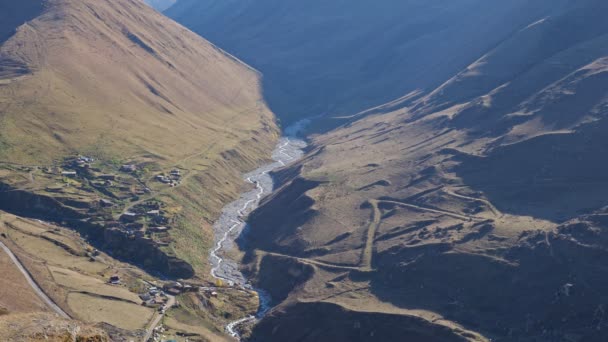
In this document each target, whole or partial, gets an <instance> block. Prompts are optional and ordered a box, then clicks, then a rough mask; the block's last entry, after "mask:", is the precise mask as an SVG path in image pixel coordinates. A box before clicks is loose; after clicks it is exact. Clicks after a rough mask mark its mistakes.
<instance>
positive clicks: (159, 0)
mask: <svg viewBox="0 0 608 342" xmlns="http://www.w3.org/2000/svg"><path fill="white" fill-rule="evenodd" d="M146 3H147V4H148V5H150V6H152V7H154V8H155V9H156V10H157V11H159V12H162V11H164V10H166V9H167V8H169V7H171V6H173V4H174V3H175V0H146Z"/></svg>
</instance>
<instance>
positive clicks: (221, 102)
mask: <svg viewBox="0 0 608 342" xmlns="http://www.w3.org/2000/svg"><path fill="white" fill-rule="evenodd" d="M38 3H39V4H41V3H42V2H41V1H38ZM7 24H9V26H7V27H10V24H11V23H10V22H9V23H7ZM3 25H4V23H3ZM0 56H1V62H0V63H1V65H2V81H1V82H2V83H3V84H4V85H3V86H2V87H1V88H0V99H1V102H2V103H3V106H2V108H0V114H1V118H2V123H3V124H2V126H1V127H2V134H1V136H2V144H1V146H2V149H1V150H0V155H1V156H2V158H3V159H5V160H10V161H32V160H33V159H35V160H37V161H41V160H42V159H44V160H45V161H51V160H52V159H53V158H57V157H58V156H60V155H62V154H65V153H75V152H81V153H82V152H90V151H98V152H99V153H104V154H107V155H108V156H111V157H118V156H120V157H127V156H128V157H133V156H143V155H149V156H151V157H152V158H156V159H158V160H164V161H165V162H174V161H176V160H179V159H180V158H184V157H186V156H189V155H193V154H195V153H197V152H200V150H201V148H202V147H203V146H206V145H209V144H210V143H211V142H213V141H214V140H216V138H219V137H222V138H224V137H226V142H227V145H230V144H234V142H235V141H234V140H232V139H231V138H229V137H228V135H232V133H227V129H229V130H230V131H236V132H242V133H243V134H251V132H252V131H254V130H256V129H259V128H260V127H263V124H268V123H269V122H271V114H270V112H269V111H268V110H266V108H265V106H264V104H263V103H262V102H261V101H262V100H261V95H260V91H259V89H258V75H257V74H256V73H255V72H254V71H252V70H250V69H249V68H248V67H246V66H245V65H243V64H241V63H240V62H239V61H236V60H234V59H233V58H231V57H229V56H227V55H226V54H225V53H223V52H222V51H220V50H218V49H217V48H215V47H213V46H212V45H210V44H209V43H207V42H205V41H204V40H203V39H201V38H199V37H197V36H196V35H194V34H193V33H190V32H188V31H187V30H186V29H184V28H182V27H180V26H178V25H176V24H174V23H173V22H171V21H170V20H169V19H167V18H164V17H162V16H161V15H159V14H157V13H155V12H154V11H153V10H152V9H150V8H148V7H147V6H145V5H144V4H143V3H142V2H140V1H135V0H129V1H127V0H122V1H116V2H103V3H99V2H93V1H69V0H63V1H61V0H56V1H48V2H46V9H45V11H44V13H43V14H42V15H40V16H38V17H37V18H35V19H34V20H32V21H30V22H28V23H27V24H25V25H23V26H21V27H19V28H18V30H17V32H16V34H15V35H14V36H12V38H10V39H9V40H8V41H6V42H5V43H4V44H3V45H2V47H1V49H0ZM17 67H18V69H19V70H26V71H27V72H26V74H23V73H21V72H17V71H15V72H12V73H11V72H10V70H11V68H12V69H15V68H17ZM263 120H265V121H266V122H264V123H263V122H262V121H263ZM228 122H230V124H231V125H230V126H227V125H226V124H227V123H228ZM238 134H239V133H237V135H238Z"/></svg>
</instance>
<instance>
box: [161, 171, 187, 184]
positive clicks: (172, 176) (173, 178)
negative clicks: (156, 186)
mask: <svg viewBox="0 0 608 342" xmlns="http://www.w3.org/2000/svg"><path fill="white" fill-rule="evenodd" d="M181 179H182V172H181V171H180V170H178V169H173V170H171V172H170V173H169V175H166V174H164V173H161V174H159V175H156V180H157V181H159V182H161V183H163V184H168V185H169V186H172V187H175V186H177V185H179V184H180V182H181Z"/></svg>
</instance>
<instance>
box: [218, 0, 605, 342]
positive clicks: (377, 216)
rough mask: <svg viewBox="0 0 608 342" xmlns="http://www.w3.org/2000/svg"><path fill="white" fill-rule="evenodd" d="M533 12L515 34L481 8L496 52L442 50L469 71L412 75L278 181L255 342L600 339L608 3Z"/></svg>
mask: <svg viewBox="0 0 608 342" xmlns="http://www.w3.org/2000/svg"><path fill="white" fill-rule="evenodd" d="M382 3H385V4H386V3H390V2H389V1H385V2H382ZM408 3H413V2H408ZM452 3H456V2H452ZM458 3H462V4H470V3H472V2H458ZM492 5H495V6H497V7H501V6H504V5H499V4H497V3H492ZM520 5H521V4H520ZM327 6H329V7H331V5H327ZM488 6H491V5H490V4H489V3H488ZM535 6H538V7H537V9H538V10H539V11H540V12H542V13H543V14H542V15H540V16H536V15H530V16H528V19H527V21H526V22H523V23H521V25H520V24H518V25H516V26H517V27H518V29H514V30H507V31H502V30H501V29H500V27H499V28H497V26H495V23H496V22H500V21H502V22H519V20H522V17H521V15H522V14H521V13H519V12H517V14H515V13H512V12H501V14H500V15H498V17H500V18H502V20H496V18H494V17H492V16H490V15H485V12H483V11H481V7H480V8H479V9H480V10H479V11H476V12H475V14H476V16H478V17H481V18H484V20H487V22H486V25H478V26H477V28H476V30H477V31H478V32H479V34H482V35H483V36H493V37H495V39H496V40H495V42H496V44H494V45H490V44H488V45H486V46H485V48H482V46H481V45H478V46H477V47H478V49H475V48H471V47H470V45H468V43H467V40H466V39H465V40H462V39H461V38H462V36H461V37H459V38H458V39H457V40H455V41H449V42H443V41H434V43H435V46H437V47H438V49H439V46H440V45H441V44H440V43H442V42H443V43H446V44H448V45H450V44H454V45H456V46H460V49H461V50H463V51H462V54H470V55H469V57H472V58H468V59H470V61H469V62H468V64H467V65H464V66H461V67H460V68H459V70H456V71H453V72H447V71H446V72H445V73H443V77H444V78H443V79H442V80H440V81H439V82H437V80H439V78H437V79H436V80H435V81H434V82H426V81H425V79H420V78H416V77H414V78H413V79H412V80H408V77H407V75H405V76H404V77H403V82H404V83H406V84H407V83H411V84H412V89H414V88H419V91H417V92H416V93H413V94H409V95H408V96H403V97H400V98H399V99H398V100H394V101H390V102H387V103H385V104H383V105H380V106H377V107H375V108H372V109H369V110H366V111H363V112H360V113H353V115H352V116H350V117H349V118H347V120H349V122H348V123H346V124H345V125H343V126H341V127H339V128H337V129H335V130H334V131H331V132H328V133H326V134H322V135H319V136H316V137H313V138H312V146H311V147H310V151H309V153H308V154H307V156H306V157H305V158H304V159H302V160H301V161H299V162H298V163H296V164H294V165H292V166H290V167H288V168H286V169H283V170H281V171H279V172H277V173H276V174H275V178H276V180H277V182H278V184H279V189H278V190H277V191H276V192H275V193H274V194H273V195H272V196H270V197H268V198H267V199H265V200H264V202H263V205H262V206H261V207H260V208H259V209H258V210H256V211H255V212H254V213H253V214H252V215H251V216H250V220H249V222H250V230H249V231H248V233H247V235H246V236H244V238H243V241H241V248H242V249H244V250H246V251H248V252H247V255H246V256H245V257H244V259H243V261H244V262H245V263H246V265H247V266H246V270H247V272H248V273H249V275H250V276H251V277H253V279H254V281H255V284H256V286H258V287H260V288H264V289H266V290H268V291H269V292H270V294H271V296H272V298H273V300H274V302H275V304H276V307H275V308H274V309H273V310H272V311H271V313H270V314H269V315H268V316H266V317H265V318H264V319H263V320H262V322H261V323H260V324H258V325H257V326H256V327H255V328H254V329H253V333H252V337H251V340H253V341H285V340H298V341H390V340H407V341H409V340H412V341H490V340H491V341H603V340H604V339H605V336H606V329H608V320H607V318H608V317H607V316H606V303H607V302H608V296H606V293H605V291H604V290H603V289H604V288H605V287H606V285H608V272H606V270H605V267H604V266H603V260H606V258H607V257H608V239H607V237H608V235H607V232H608V221H607V220H606V217H607V216H606V215H607V213H608V201H607V200H606V197H605V193H606V191H607V190H608V189H607V188H606V185H607V184H608V179H607V178H606V175H607V174H608V164H607V163H606V162H605V161H604V159H603V158H602V155H604V154H605V153H606V149H607V147H608V138H607V137H606V134H605V131H606V128H608V91H607V89H608V68H607V66H608V63H607V61H608V49H607V48H606V47H607V46H608V44H607V43H608V24H607V23H606V21H605V20H604V19H603V15H602V13H605V12H606V10H608V3H606V2H605V1H598V0H584V1H564V2H535ZM243 7H245V8H246V7H247V6H246V5H243ZM311 7H314V8H315V9H318V10H320V9H321V8H322V7H321V5H319V4H317V5H316V6H311ZM377 7H381V8H382V7H383V5H382V4H378V5H377ZM281 8H282V7H277V8H275V10H276V11H277V12H279V11H280V9H281ZM522 8H525V7H522ZM309 10H310V9H309ZM425 13H426V12H425ZM399 14H400V15H402V13H399ZM528 14H530V13H528ZM387 15H388V14H387ZM515 18H517V19H515ZM468 20H473V19H470V18H468ZM468 20H467V21H468ZM403 21H405V22H409V20H405V19H404V20H403ZM273 24H274V25H275V27H276V25H278V24H277V22H273ZM369 25H371V24H370V23H369V22H365V23H364V22H361V26H364V27H366V28H367V29H370V28H369V27H368V26H369ZM228 27H230V26H228ZM514 27H515V26H514ZM514 27H513V28H514ZM254 28H255V26H254ZM433 28H434V26H431V27H425V28H424V29H423V30H422V31H421V32H419V36H420V37H429V39H432V38H433V37H436V36H434V30H433ZM219 29H221V27H218V30H219ZM227 30H228V31H230V30H229V29H227ZM370 30H371V29H370ZM496 30H497V31H496ZM276 31H277V33H276V34H279V33H284V32H289V31H288V30H282V29H276ZM449 31H450V32H452V31H454V28H451V29H450V30H449ZM332 32H333V31H332ZM497 32H498V33H497ZM427 34H428V35H427ZM379 37H384V36H377V37H375V38H376V39H373V38H370V41H372V43H370V44H375V43H376V41H378V40H382V38H379ZM497 37H501V38H500V39H498V38H497ZM259 39H263V38H259ZM316 44H320V43H318V42H316ZM386 46H388V45H385V47H386ZM359 47H360V46H359ZM288 51H289V49H288ZM444 51H448V50H444ZM455 51H457V50H452V52H453V53H454V52H455ZM426 53H428V51H427V52H426ZM363 54H365V52H364V53H363ZM441 55H442V56H443V54H441ZM425 56H426V59H428V60H429V61H437V58H438V57H437V56H436V55H435V54H432V53H429V54H428V55H425ZM443 57H445V56H443ZM271 58H272V57H271ZM310 58H312V60H313V61H315V60H316V59H314V58H313V57H310ZM353 58H357V57H353ZM411 60H412V59H411V58H409V59H403V60H401V61H400V62H401V63H403V64H409V61H411ZM311 63H313V62H311ZM345 63H348V62H345ZM416 65H421V64H416ZM456 65H457V64H450V66H451V67H456ZM436 66H437V67H442V68H443V67H444V66H445V64H443V63H439V64H437V65H436ZM395 70H396V69H395ZM424 70H425V69H423V71H424ZM440 74H442V73H432V75H433V77H439V75H440ZM412 75H415V74H412ZM352 79H355V76H353V78H352ZM432 83H436V85H435V86H433V87H429V85H430V84H432ZM416 84H419V86H416ZM404 89H405V91H406V92H407V91H408V90H409V89H408V87H403V88H401V90H402V91H403V90H404ZM406 94H407V93H403V94H402V95H406ZM353 101H355V100H353Z"/></svg>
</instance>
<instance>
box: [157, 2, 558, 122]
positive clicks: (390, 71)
mask: <svg viewBox="0 0 608 342" xmlns="http://www.w3.org/2000/svg"><path fill="white" fill-rule="evenodd" d="M566 2H568V1H567V0H566V1H563V0H560V1H551V2H549V1H535V2H530V1H519V0H517V1H503V2H498V3H497V2H492V3H489V2H487V1H479V0H459V1H446V0H432V1H413V0H406V1H403V0H383V1H376V2H373V3H371V2H370V1H365V0H355V1H352V0H351V1H345V0H340V1H322V0H313V1H307V2H302V1H297V0H286V1H285V0H282V1H279V0H261V1H236V0H231V1H225V0H202V1H199V0H179V1H178V2H177V3H176V5H175V6H173V7H172V8H171V9H169V10H168V11H167V14H168V15H169V16H171V17H172V18H174V19H176V20H177V21H178V22H180V23H182V24H184V25H186V26H188V27H190V28H191V29H193V30H194V31H196V32H198V33H200V34H201V35H203V36H205V37H207V38H208V39H210V40H211V41H213V42H214V43H216V44H218V45H219V46H221V47H222V48H225V49H227V50H228V51H229V52H231V53H233V54H235V55H236V56H238V57H240V58H242V59H243V60H244V61H246V62H247V63H249V64H251V65H253V66H254V67H256V68H257V69H259V70H260V71H262V72H263V73H264V88H265V94H266V96H267V99H268V101H269V104H270V105H271V107H272V108H273V110H274V111H275V112H276V113H278V115H279V116H281V117H282V119H283V120H287V121H290V120H293V119H295V118H301V117H306V116H316V115H319V114H328V115H334V116H337V115H345V114H352V113H355V112H358V111H361V110H365V109H367V108H370V107H374V106H377V105H381V104H383V103H386V102H388V101H391V100H394V99H396V98H399V97H401V96H403V95H404V94H407V93H410V92H414V91H418V90H431V89H434V88H435V87H437V86H439V85H440V84H441V83H443V82H444V81H445V79H447V78H449V77H451V76H453V75H454V74H455V73H456V72H458V71H459V70H461V69H462V68H464V67H466V66H467V65H469V64H471V63H472V62H473V61H475V60H476V59H477V58H479V56H480V55H481V54H483V53H484V52H485V51H488V50H489V49H491V48H493V47H494V46H496V45H497V44H499V43H500V42H501V41H503V40H504V39H506V38H507V37H508V36H509V35H511V34H512V33H514V32H516V31H517V30H520V29H522V28H524V27H525V26H526V25H528V24H529V23H530V22H534V21H537V20H540V19H542V18H544V17H545V16H547V15H549V14H550V13H551V12H552V11H553V10H554V9H556V8H559V7H560V6H562V5H563V4H564V3H566ZM480 28H483V29H480Z"/></svg>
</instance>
